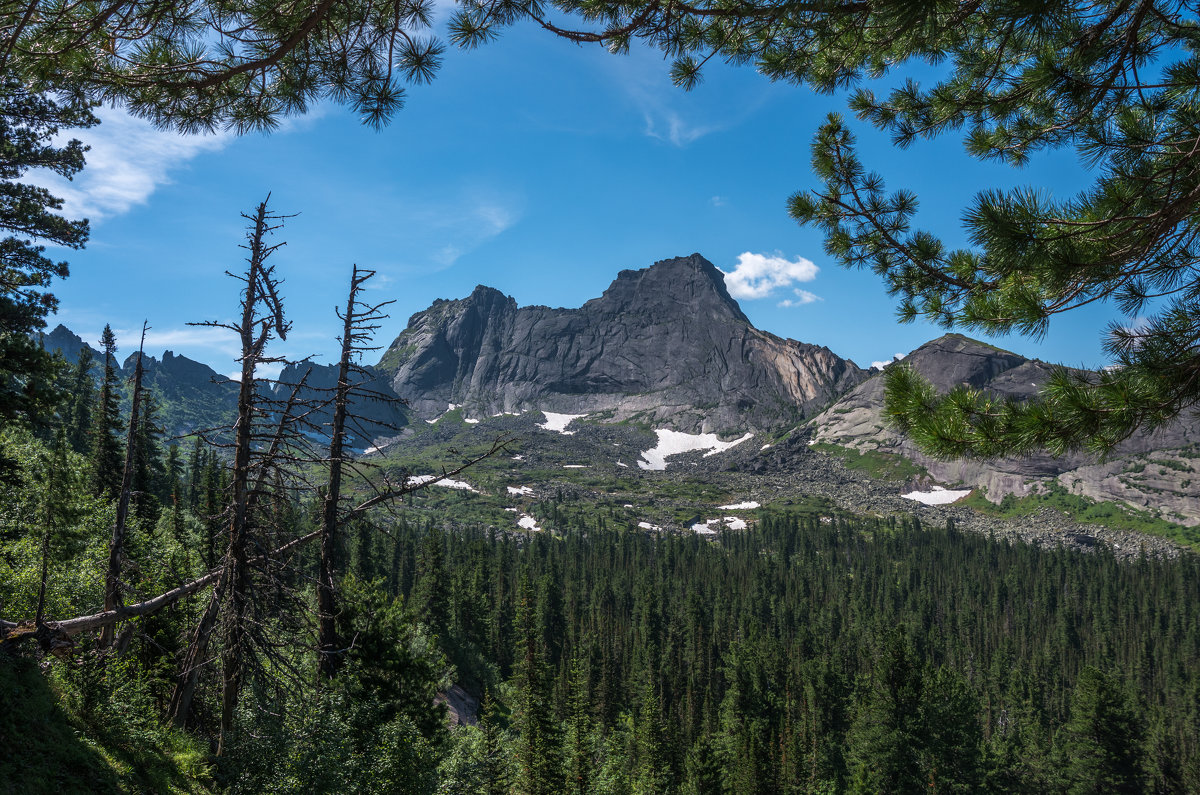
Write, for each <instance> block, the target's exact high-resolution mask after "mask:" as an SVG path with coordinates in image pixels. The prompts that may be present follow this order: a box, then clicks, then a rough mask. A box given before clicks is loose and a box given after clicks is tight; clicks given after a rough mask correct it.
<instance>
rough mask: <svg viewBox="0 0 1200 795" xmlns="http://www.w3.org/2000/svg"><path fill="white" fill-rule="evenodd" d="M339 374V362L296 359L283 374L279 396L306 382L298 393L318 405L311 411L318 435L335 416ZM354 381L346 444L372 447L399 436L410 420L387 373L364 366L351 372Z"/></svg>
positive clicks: (356, 447) (312, 428)
mask: <svg viewBox="0 0 1200 795" xmlns="http://www.w3.org/2000/svg"><path fill="white" fill-rule="evenodd" d="M337 378H338V366H337V365H336V364H314V363H312V362H293V363H291V364H289V365H288V366H287V367H285V368H284V369H283V372H281V373H280V374H279V379H278V380H277V381H276V383H275V388H274V393H275V397H276V398H277V399H280V400H283V399H286V398H287V397H288V396H289V395H291V393H292V390H293V388H294V386H297V385H300V384H301V383H303V388H302V389H300V390H299V391H298V392H297V395H296V397H297V399H298V400H300V401H307V402H308V403H309V404H310V405H312V406H313V407H314V408H313V409H312V410H311V411H309V412H308V421H309V424H310V428H311V430H312V431H313V432H314V434H315V435H316V436H318V437H322V438H323V437H324V436H325V435H327V433H328V430H329V423H330V422H331V421H332V419H333V405H332V401H333V398H334V395H335V390H336V388H337ZM350 383H351V386H352V387H353V389H352V391H351V395H350V402H349V405H348V409H347V419H346V438H345V442H344V443H345V444H346V446H348V447H350V448H351V449H355V450H360V451H361V450H363V449H368V448H370V447H372V446H373V444H374V442H375V440H377V439H381V438H387V437H391V436H395V435H396V434H397V433H399V432H400V430H401V429H402V428H403V427H404V426H405V425H407V424H408V416H407V414H406V412H405V410H404V405H403V401H401V400H400V398H399V397H398V396H397V395H396V393H395V392H393V391H392V388H391V386H390V385H389V384H388V381H387V378H386V377H385V376H383V374H381V373H378V372H377V371H376V370H375V369H374V368H371V367H367V368H363V371H361V372H356V373H354V374H352V375H351V378H350Z"/></svg>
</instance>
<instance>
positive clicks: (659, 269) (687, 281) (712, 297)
mask: <svg viewBox="0 0 1200 795" xmlns="http://www.w3.org/2000/svg"><path fill="white" fill-rule="evenodd" d="M681 305H682V306H681ZM584 306H585V308H588V307H592V308H594V309H604V308H606V307H607V308H608V309H609V310H610V311H614V312H624V311H629V310H630V309H632V308H638V309H646V310H649V311H652V312H658V313H663V312H665V313H669V314H670V313H678V312H679V311H680V310H681V309H682V310H683V311H685V312H692V313H694V314H695V315H696V316H699V317H708V318H711V317H713V316H714V315H726V316H732V317H733V318H735V319H736V320H738V321H740V322H742V323H746V324H749V323H750V319H749V318H747V317H746V315H745V314H743V313H742V308H741V307H740V306H738V302H737V301H735V300H734V299H733V296H731V295H730V294H729V289H728V288H727V287H726V286H725V274H724V273H722V272H721V271H720V270H718V269H717V266H715V265H713V264H712V263H711V262H709V261H708V260H707V259H705V258H704V257H703V256H701V255H700V254H692V255H690V256H687V257H673V258H671V259H664V260H659V261H658V262H655V263H654V264H653V265H651V266H650V267H649V268H642V269H640V270H623V271H621V272H620V273H618V274H617V278H616V279H615V280H614V281H613V283H612V284H610V285H609V287H608V289H607V290H605V291H604V295H602V296H601V297H600V298H594V299H592V300H591V301H588V303H587V304H585V305H584Z"/></svg>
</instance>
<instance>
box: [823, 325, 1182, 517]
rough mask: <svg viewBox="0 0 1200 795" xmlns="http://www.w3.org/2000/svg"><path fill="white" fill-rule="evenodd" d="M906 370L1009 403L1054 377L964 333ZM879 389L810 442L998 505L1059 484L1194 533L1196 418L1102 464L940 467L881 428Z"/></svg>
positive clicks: (1027, 461)
mask: <svg viewBox="0 0 1200 795" xmlns="http://www.w3.org/2000/svg"><path fill="white" fill-rule="evenodd" d="M904 361H905V363H906V364H908V365H910V366H911V367H913V368H914V369H915V370H916V371H917V372H919V373H921V374H922V375H924V376H925V377H926V378H927V379H929V380H930V381H931V382H932V383H933V385H934V386H935V387H936V388H937V389H938V391H939V392H942V393H945V392H948V391H950V389H952V388H953V387H955V386H957V385H959V384H969V385H970V386H973V387H977V388H981V389H987V390H990V391H993V392H996V393H998V394H1000V395H1005V396H1011V397H1016V398H1029V397H1032V396H1033V395H1035V394H1036V393H1037V391H1038V390H1039V389H1040V388H1041V386H1042V385H1043V384H1044V383H1045V381H1046V379H1047V378H1049V376H1050V373H1051V372H1052V370H1053V368H1052V367H1051V365H1048V364H1046V363H1045V362H1041V361H1038V360H1035V359H1026V358H1025V357H1023V356H1019V355H1018V354H1015V353H1011V352H1009V351H1004V350H1001V349H999V348H995V347H992V346H990V345H986V344H984V343H982V342H977V341H975V340H972V339H969V338H967V337H964V336H962V335H961V334H947V335H945V336H943V337H939V338H938V339H936V340H932V341H930V342H927V343H925V344H924V345H922V346H921V347H919V348H917V349H916V350H915V351H913V352H912V353H911V354H909V355H908V357H906V358H905V360H904ZM883 386H884V379H883V378H882V377H881V376H879V375H877V376H874V377H872V378H870V379H869V380H867V381H865V382H863V383H862V384H859V385H858V386H857V387H856V388H854V389H853V390H851V391H850V392H848V393H847V394H845V395H844V396H842V397H841V398H840V399H839V400H837V402H835V403H834V404H833V405H831V406H830V407H829V408H828V409H826V410H825V411H824V412H822V413H821V414H820V415H819V416H817V417H816V418H814V419H813V420H812V421H811V422H810V423H809V424H810V427H811V428H812V429H813V432H814V434H813V438H814V440H815V441H816V442H817V443H825V444H833V445H838V446H841V447H848V448H851V449H855V450H859V451H863V450H878V451H883V452H890V453H895V454H899V455H902V456H904V457H905V458H908V459H909V460H911V461H914V462H916V463H917V464H920V465H921V466H923V467H925V469H927V470H928V471H929V473H930V475H931V476H932V477H933V478H935V479H936V480H938V481H940V482H942V483H963V484H965V485H969V486H983V487H985V488H986V490H987V495H988V498H989V499H991V500H993V501H996V502H998V501H999V500H1000V499H1001V498H1002V497H1003V496H1005V495H1006V494H1015V495H1017V496H1026V495H1028V494H1030V493H1032V492H1034V491H1035V490H1042V489H1044V488H1045V487H1046V486H1047V484H1048V483H1050V482H1052V481H1057V483H1058V484H1059V485H1061V486H1063V487H1065V488H1066V489H1067V490H1068V491H1071V492H1072V493H1075V494H1081V495H1084V496H1087V497H1091V498H1093V499H1096V500H1116V501H1119V502H1124V503H1127V504H1129V505H1131V506H1134V507H1137V508H1142V509H1150V510H1152V511H1157V512H1159V513H1160V514H1161V515H1162V516H1163V517H1164V518H1167V519H1169V520H1171V521H1177V522H1182V523H1184V524H1189V525H1194V524H1200V504H1198V500H1197V495H1198V494H1200V427H1198V425H1197V423H1196V422H1195V420H1194V418H1190V417H1184V418H1181V419H1180V420H1178V421H1177V422H1176V423H1175V424H1173V425H1172V426H1170V427H1168V428H1166V429H1164V430H1162V431H1160V432H1158V433H1155V434H1147V435H1140V436H1135V437H1133V438H1131V439H1129V440H1127V441H1126V442H1124V443H1122V444H1121V445H1120V446H1119V447H1118V448H1117V451H1116V452H1115V453H1114V454H1113V455H1112V456H1111V457H1110V458H1109V460H1107V461H1104V462H1097V461H1095V460H1094V459H1092V458H1091V457H1090V456H1088V455H1087V454H1084V453H1073V454H1070V455H1066V456H1061V457H1052V456H1049V455H1045V454H1040V455H1033V456H1026V457H1021V458H1004V459H1000V460H996V461H988V462H977V461H950V462H946V461H938V460H935V459H932V458H929V457H928V456H926V455H924V454H923V453H921V452H920V451H919V450H917V449H916V448H915V447H914V446H913V445H912V443H911V442H910V441H909V440H907V439H904V438H902V437H900V436H899V435H898V434H897V433H896V432H895V431H893V430H892V429H890V428H888V427H887V425H886V423H885V422H884V419H883Z"/></svg>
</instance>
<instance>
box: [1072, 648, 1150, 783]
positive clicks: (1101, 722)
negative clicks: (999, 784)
mask: <svg viewBox="0 0 1200 795" xmlns="http://www.w3.org/2000/svg"><path fill="white" fill-rule="evenodd" d="M1063 731H1064V732H1065V734H1066V736H1067V740H1066V747H1065V751H1066V755H1067V759H1068V763H1067V780H1068V782H1069V788H1068V792H1070V793H1071V795H1093V793H1094V794H1095V795H1099V793H1138V792H1144V791H1145V785H1146V774H1145V770H1144V767H1143V765H1144V757H1145V748H1144V746H1143V743H1144V742H1145V729H1144V728H1143V726H1142V721H1141V720H1140V719H1139V717H1138V715H1137V713H1136V712H1135V711H1134V709H1133V707H1132V705H1131V704H1130V701H1129V697H1128V696H1127V695H1126V693H1125V692H1124V690H1123V689H1122V687H1121V685H1120V683H1119V681H1117V679H1116V678H1115V677H1112V676H1109V675H1106V674H1104V673H1103V672H1102V671H1099V670H1097V669H1096V668H1093V667H1092V666H1088V667H1086V668H1084V669H1083V671H1082V672H1081V673H1080V675H1079V681H1078V682H1076V684H1075V692H1074V694H1073V695H1072V698H1071V719H1070V721H1068V722H1067V725H1066V726H1065V727H1063Z"/></svg>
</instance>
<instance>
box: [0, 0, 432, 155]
mask: <svg viewBox="0 0 1200 795" xmlns="http://www.w3.org/2000/svg"><path fill="white" fill-rule="evenodd" d="M432 8H433V3H432V2H431V0H320V2H315V3H307V2H281V3H256V2H242V0H204V1H203V2H181V0H132V2H114V3H93V2H78V1H77V0H68V2H62V3H43V2H38V0H29V2H17V3H6V4H4V5H3V6H2V7H0V74H5V75H11V76H14V77H16V78H17V79H18V80H21V81H22V82H23V83H24V84H26V85H28V86H31V87H32V88H34V89H35V90H39V91H50V92H54V93H62V94H65V95H69V96H71V97H73V98H74V99H76V100H84V101H87V102H101V101H103V102H115V103H120V104H123V105H125V106H126V107H128V108H129V110H130V111H132V112H133V113H135V114H137V115H140V116H144V117H147V118H150V119H152V120H153V121H154V122H156V123H157V124H159V125H162V126H169V127H175V128H178V129H183V130H198V129H214V128H218V127H228V128H231V129H235V130H237V131H239V132H242V131H246V130H250V129H264V128H265V129H270V128H271V127H273V126H274V125H275V124H276V123H277V122H278V120H279V119H280V118H281V117H283V116H288V115H292V114H297V113H303V112H304V111H305V110H306V109H307V108H308V106H309V105H310V104H311V103H313V102H315V101H317V100H319V99H333V100H335V101H338V102H342V103H345V104H347V105H350V106H352V107H353V108H354V109H355V110H356V111H358V112H359V113H361V114H362V117H363V119H364V120H365V121H368V122H370V123H372V124H381V123H384V122H386V121H387V120H388V119H389V118H390V117H391V115H392V113H394V112H395V111H396V110H398V109H399V108H400V107H401V106H402V105H403V102H404V86H403V84H404V83H421V82H425V81H427V80H429V79H430V78H431V77H432V76H433V73H434V72H435V71H436V70H437V67H438V63H439V61H440V57H441V52H442V47H441V45H440V44H438V43H437V41H436V40H434V39H433V38H432V37H430V36H427V35H425V33H424V31H425V30H426V29H427V28H428V26H429V22H430V17H431V14H432Z"/></svg>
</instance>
